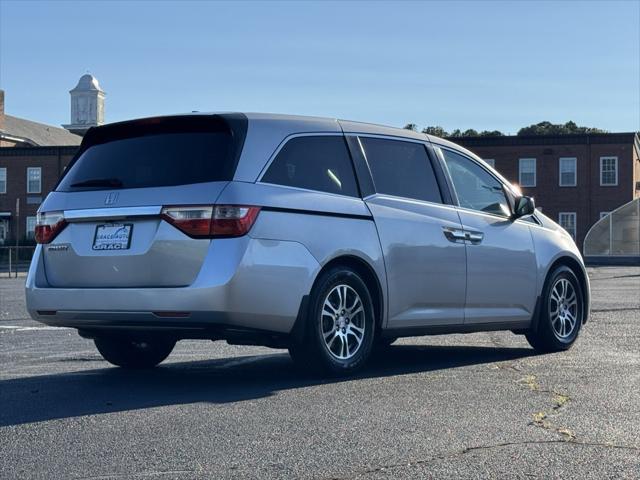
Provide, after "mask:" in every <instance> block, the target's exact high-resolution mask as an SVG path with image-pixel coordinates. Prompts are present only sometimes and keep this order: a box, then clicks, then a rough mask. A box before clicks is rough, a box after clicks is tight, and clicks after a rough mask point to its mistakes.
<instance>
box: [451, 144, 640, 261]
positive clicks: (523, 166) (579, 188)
mask: <svg viewBox="0 0 640 480" xmlns="http://www.w3.org/2000/svg"><path fill="white" fill-rule="evenodd" d="M451 140H453V141H454V142H456V143H458V144H460V145H463V146H465V147H466V148H468V149H469V150H471V151H473V152H475V153H476V154H477V155H479V156H480V157H482V158H483V159H485V160H486V161H488V162H489V163H491V164H493V165H494V166H495V168H496V169H497V170H498V171H499V172H500V173H502V174H503V175H504V176H505V177H506V178H507V179H509V180H510V181H511V182H513V183H516V184H518V185H520V187H521V189H522V191H523V192H524V194H525V195H529V196H532V197H534V198H535V200H536V205H537V206H538V207H540V208H541V209H542V211H543V212H544V214H545V215H547V216H549V217H550V218H552V219H553V220H555V221H557V222H558V223H560V224H561V225H562V226H563V227H565V228H566V229H567V230H568V231H569V232H570V233H571V234H572V235H573V236H574V238H575V240H576V243H577V244H578V246H579V247H580V249H582V243H583V241H584V237H585V235H586V233H587V232H588V231H589V228H591V226H592V225H593V224H594V223H595V222H596V221H598V220H599V219H600V218H601V217H602V216H603V215H606V214H607V213H609V212H611V211H612V210H614V209H615V208H617V207H619V206H621V205H623V204H625V203H627V202H629V201H631V200H633V199H634V198H637V197H640V138H639V136H638V134H637V133H604V134H584V135H557V136H556V135H543V136H534V137H521V136H505V137H464V138H452V139H451Z"/></svg>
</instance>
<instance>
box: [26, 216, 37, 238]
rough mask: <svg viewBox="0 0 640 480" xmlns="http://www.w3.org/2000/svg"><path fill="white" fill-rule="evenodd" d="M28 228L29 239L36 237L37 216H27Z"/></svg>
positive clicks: (27, 235)
mask: <svg viewBox="0 0 640 480" xmlns="http://www.w3.org/2000/svg"><path fill="white" fill-rule="evenodd" d="M26 228H27V229H26V230H25V232H26V237H27V238H29V239H31V238H35V230H36V217H27V224H26Z"/></svg>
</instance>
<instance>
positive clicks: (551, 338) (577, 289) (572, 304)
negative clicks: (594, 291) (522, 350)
mask: <svg viewBox="0 0 640 480" xmlns="http://www.w3.org/2000/svg"><path fill="white" fill-rule="evenodd" d="M583 298H584V296H583V292H582V287H581V285H580V282H579V281H578V279H577V278H576V276H575V274H574V273H573V271H572V270H571V269H570V268H568V267H565V266H560V267H558V268H556V269H555V270H554V271H553V272H552V273H551V275H550V276H549V281H548V282H547V284H546V285H545V290H544V292H543V297H542V303H541V309H540V312H539V315H540V317H539V319H538V328H537V329H536V330H535V331H531V332H528V333H527V334H526V338H527V341H528V342H529V344H530V345H531V346H532V347H533V348H535V349H536V350H539V351H542V352H559V351H562V350H568V349H569V348H571V346H572V345H573V343H574V342H575V341H576V339H577V338H578V332H579V331H580V327H582V322H583V320H584V301H583Z"/></svg>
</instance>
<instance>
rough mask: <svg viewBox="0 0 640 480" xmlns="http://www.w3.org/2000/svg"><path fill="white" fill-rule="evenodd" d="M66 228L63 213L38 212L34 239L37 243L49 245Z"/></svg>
mask: <svg viewBox="0 0 640 480" xmlns="http://www.w3.org/2000/svg"><path fill="white" fill-rule="evenodd" d="M66 226H67V222H66V221H65V219H64V214H63V212H46V213H43V212H38V216H37V217H36V229H35V237H36V242H38V243H51V242H52V241H53V239H54V238H56V236H57V235H58V234H59V233H60V232H61V231H62V230H63V229H64V227H66Z"/></svg>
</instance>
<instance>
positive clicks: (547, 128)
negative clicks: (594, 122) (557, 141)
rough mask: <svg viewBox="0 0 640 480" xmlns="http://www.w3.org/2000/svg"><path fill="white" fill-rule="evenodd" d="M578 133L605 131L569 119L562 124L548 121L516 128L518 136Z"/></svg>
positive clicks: (604, 131)
mask: <svg viewBox="0 0 640 480" xmlns="http://www.w3.org/2000/svg"><path fill="white" fill-rule="evenodd" d="M579 133H607V131H606V130H601V129H599V128H594V127H579V126H578V125H577V124H576V123H575V122H573V121H571V120H569V121H568V122H567V123H565V124H564V125H563V124H561V123H551V122H548V121H544V122H540V123H535V124H533V125H529V126H528V127H523V128H521V129H520V130H518V135H519V136H535V135H571V134H579Z"/></svg>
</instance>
